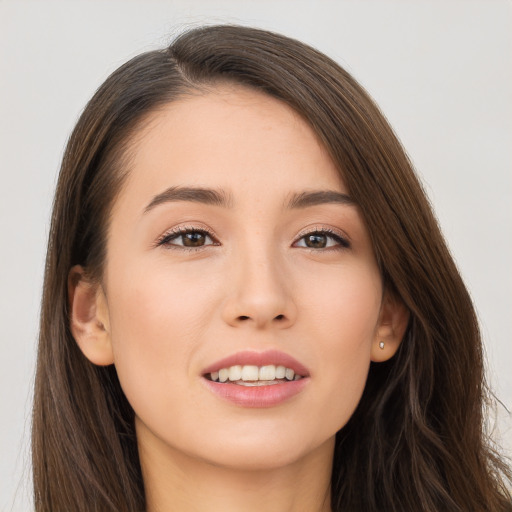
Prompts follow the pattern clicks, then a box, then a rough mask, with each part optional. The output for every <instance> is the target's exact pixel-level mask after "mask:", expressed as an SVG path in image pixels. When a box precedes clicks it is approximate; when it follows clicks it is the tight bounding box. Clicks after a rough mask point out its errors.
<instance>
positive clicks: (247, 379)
mask: <svg viewBox="0 0 512 512" xmlns="http://www.w3.org/2000/svg"><path fill="white" fill-rule="evenodd" d="M205 378H206V379H208V380H210V381H212V382H220V383H225V384H236V385H239V386H272V385H275V384H282V383H286V382H290V381H295V380H300V379H302V378H303V376H302V375H299V374H296V373H295V371H294V370H293V369H291V368H287V367H286V366H281V365H279V366H275V365H273V364H270V365H265V366H255V365H243V366H242V365H234V366H229V367H227V368H221V369H219V370H218V371H214V372H211V373H207V374H205Z"/></svg>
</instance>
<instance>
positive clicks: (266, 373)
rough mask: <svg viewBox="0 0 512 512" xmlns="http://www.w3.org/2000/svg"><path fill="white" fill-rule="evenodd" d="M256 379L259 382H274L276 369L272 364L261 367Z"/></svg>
mask: <svg viewBox="0 0 512 512" xmlns="http://www.w3.org/2000/svg"><path fill="white" fill-rule="evenodd" d="M258 378H259V380H274V379H275V378H276V367H275V366H274V365H273V364H270V365H268V366H262V367H261V368H260V372H259V374H258Z"/></svg>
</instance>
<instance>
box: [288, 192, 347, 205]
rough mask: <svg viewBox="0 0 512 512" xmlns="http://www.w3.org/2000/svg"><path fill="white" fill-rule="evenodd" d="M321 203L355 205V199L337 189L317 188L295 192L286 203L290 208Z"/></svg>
mask: <svg viewBox="0 0 512 512" xmlns="http://www.w3.org/2000/svg"><path fill="white" fill-rule="evenodd" d="M320 204H347V205H355V201H354V200H353V199H352V198H351V197H350V196H349V195H347V194H343V193H341V192H336V191H335V190H315V191H311V192H301V193H299V194H293V195H292V196H291V198H290V199H289V201H288V204H287V205H286V206H287V208H289V209H295V208H307V207H308V206H317V205H320Z"/></svg>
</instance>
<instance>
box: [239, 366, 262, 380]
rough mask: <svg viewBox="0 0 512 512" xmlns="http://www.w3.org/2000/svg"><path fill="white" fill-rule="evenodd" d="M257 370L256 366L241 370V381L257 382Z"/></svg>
mask: <svg viewBox="0 0 512 512" xmlns="http://www.w3.org/2000/svg"><path fill="white" fill-rule="evenodd" d="M258 375H259V369H258V367H257V366H244V367H243V368H242V380H246V381H247V380H258Z"/></svg>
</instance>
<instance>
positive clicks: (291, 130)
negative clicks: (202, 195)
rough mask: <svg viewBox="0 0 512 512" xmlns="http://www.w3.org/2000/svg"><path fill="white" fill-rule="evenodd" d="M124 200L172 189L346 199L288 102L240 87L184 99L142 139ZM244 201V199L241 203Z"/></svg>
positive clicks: (136, 143) (134, 149) (151, 120)
mask: <svg viewBox="0 0 512 512" xmlns="http://www.w3.org/2000/svg"><path fill="white" fill-rule="evenodd" d="M129 152H130V159H129V161H130V169H129V176H128V179H127V182H126V184H125V187H124V189H125V190H124V192H123V193H122V194H121V195H123V194H124V193H130V191H131V192H136V194H137V195H138V196H141V197H142V196H146V197H147V198H149V197H150V196H151V195H152V194H155V193H157V192H158V191H160V190H162V189H165V188H167V187H169V186H172V185H178V186H181V185H186V186H203V187H215V188H221V189H223V190H226V191H228V192H230V193H231V192H232V193H233V194H234V195H235V196H236V195H237V194H242V195H246V196H248V195H251V192H253V194H252V195H255V194H262V193H265V191H267V192H269V191H270V190H273V191H276V192H277V191H280V192H282V193H285V192H287V191H291V190H293V191H302V190H305V189H315V190H316V189H322V188H329V189H336V190H339V191H342V192H346V188H345V187H344V185H343V182H342V180H341V177H340V173H339V172H338V169H337V168H336V166H335V164H334V162H333V161H332V160H331V158H330V157H329V155H328V153H327V151H326V149H325V148H324V146H323V145H322V144H321V142H320V141H319V139H318V137H317V136H316V134H315V132H314V131H313V130H312V128H311V127H310V126H309V124H308V123H306V122H305V121H304V120H303V119H302V117H301V116H300V115H299V114H297V112H295V111H294V110H293V109H292V108H290V107H289V106H288V105H286V104H285V103H284V102H282V101H279V100H277V99H275V98H273V97H271V96H268V95H266V94H263V93H261V92H258V91H254V90H251V89H247V88H243V87H240V86H222V87H218V88H216V89H214V90H210V91H209V92H206V93H199V92H198V93H192V94H188V95H186V96H183V97H182V98H181V99H179V100H177V101H174V102H172V103H169V104H167V105H165V106H164V107H162V108H160V109H159V110H157V111H155V112H154V113H152V114H151V115H150V116H149V117H148V118H147V121H146V122H145V123H144V126H143V127H142V129H141V130H140V131H139V132H138V133H137V134H136V137H135V138H134V140H133V143H132V146H131V148H129ZM234 199H235V200H236V197H235V198H234Z"/></svg>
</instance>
